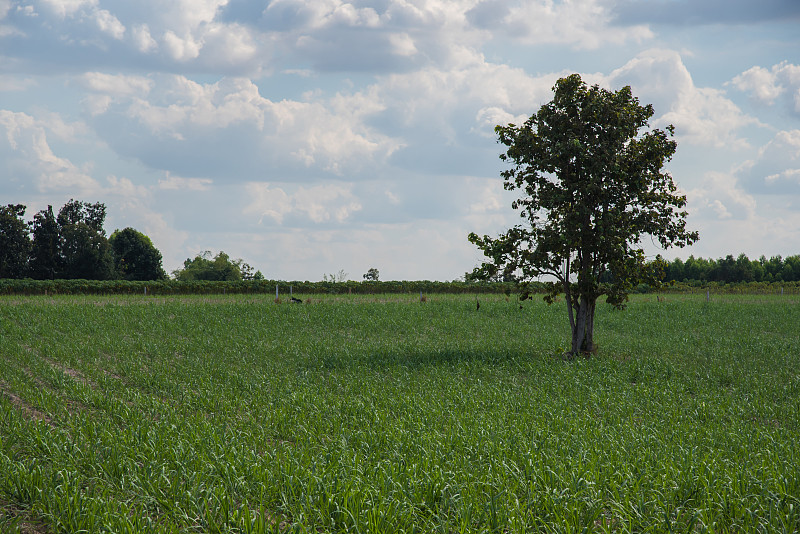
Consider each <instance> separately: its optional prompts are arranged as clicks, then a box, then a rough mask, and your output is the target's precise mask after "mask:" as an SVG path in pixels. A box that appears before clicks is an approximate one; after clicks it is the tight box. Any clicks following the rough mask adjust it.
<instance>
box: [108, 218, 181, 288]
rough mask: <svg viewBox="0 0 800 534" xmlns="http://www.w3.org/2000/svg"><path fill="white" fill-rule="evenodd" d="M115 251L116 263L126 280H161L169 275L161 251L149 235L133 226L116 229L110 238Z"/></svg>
mask: <svg viewBox="0 0 800 534" xmlns="http://www.w3.org/2000/svg"><path fill="white" fill-rule="evenodd" d="M108 241H109V243H110V244H111V248H112V250H113V251H114V265H115V268H116V270H117V273H118V274H119V276H120V277H121V278H123V279H125V280H161V279H164V278H166V277H167V273H166V272H164V268H163V267H162V266H161V261H162V258H161V252H159V251H158V249H156V247H154V246H153V242H152V241H151V240H150V238H149V237H147V236H146V235H144V234H143V233H141V232H139V231H138V230H135V229H133V228H130V227H128V228H125V229H123V230H115V231H114V233H113V234H111V237H109V238H108Z"/></svg>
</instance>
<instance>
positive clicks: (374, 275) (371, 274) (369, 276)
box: [364, 267, 381, 282]
mask: <svg viewBox="0 0 800 534" xmlns="http://www.w3.org/2000/svg"><path fill="white" fill-rule="evenodd" d="M380 275H381V273H380V272H379V271H378V269H376V268H375V267H371V268H370V269H369V270H368V271H367V272H366V273H364V280H366V281H367V282H377V281H378V278H379V277H380Z"/></svg>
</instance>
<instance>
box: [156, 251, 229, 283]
mask: <svg viewBox="0 0 800 534" xmlns="http://www.w3.org/2000/svg"><path fill="white" fill-rule="evenodd" d="M240 263H241V262H235V261H231V259H230V256H228V255H227V254H225V253H224V252H222V251H220V252H219V254H217V255H216V256H214V257H213V258H212V257H211V251H209V250H206V251H203V252H201V253H200V254H198V255H197V256H195V257H194V258H193V259H186V261H184V262H183V269H179V270H176V271H173V272H172V275H173V276H174V277H175V278H176V279H178V280H184V281H190V280H212V281H221V280H241V279H242V271H241V267H240Z"/></svg>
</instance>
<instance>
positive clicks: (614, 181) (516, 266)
mask: <svg viewBox="0 0 800 534" xmlns="http://www.w3.org/2000/svg"><path fill="white" fill-rule="evenodd" d="M553 90H554V93H555V95H554V97H553V100H552V101H551V102H548V103H547V104H545V105H543V106H542V107H541V108H540V109H539V111H538V112H537V113H536V114H535V115H532V116H531V117H530V118H529V119H528V120H526V121H525V123H524V124H523V125H522V126H515V125H513V124H509V125H508V126H497V127H496V128H495V131H496V132H497V134H498V137H499V141H500V142H501V143H503V144H504V145H506V146H507V147H508V150H507V151H506V153H505V154H502V155H501V156H500V159H502V160H503V161H506V162H509V163H510V164H511V165H512V167H511V168H510V169H508V170H506V171H503V173H502V176H503V178H504V187H505V189H507V190H515V189H520V190H522V192H524V195H523V196H522V197H521V198H519V199H517V200H515V201H514V202H513V203H512V208H513V209H515V210H519V212H520V216H521V217H522V218H523V219H525V220H526V222H525V224H520V225H516V226H514V227H513V228H511V229H509V230H508V231H506V232H505V233H503V234H501V235H500V236H498V237H497V238H495V239H492V238H490V237H489V236H486V235H484V236H483V237H480V236H478V235H476V234H475V233H470V235H469V240H470V241H471V242H472V243H474V244H475V245H477V246H478V248H480V249H481V250H482V251H483V253H484V254H485V255H486V256H487V257H488V258H490V260H489V261H488V262H485V263H484V264H483V265H481V266H480V267H479V268H477V269H476V271H475V275H476V276H478V277H481V278H492V277H497V276H498V275H500V274H501V275H502V277H503V278H508V279H513V280H515V281H518V282H521V283H522V285H523V289H524V288H525V286H526V284H527V283H528V282H530V281H532V280H534V279H537V278H539V277H541V276H547V277H548V278H549V279H550V280H555V281H550V282H548V294H547V295H546V296H545V300H546V301H547V302H548V303H551V304H552V303H553V301H554V299H555V297H556V296H557V295H559V294H560V293H561V292H563V293H564V295H565V300H566V303H567V309H568V312H569V323H570V328H571V330H572V349H571V355H572V356H575V355H577V354H579V353H581V352H583V353H588V352H591V351H592V350H593V349H594V342H593V334H594V311H595V304H596V302H597V299H598V297H600V296H601V295H606V296H607V302H608V303H610V304H612V305H614V306H616V307H617V308H623V307H624V305H625V302H626V301H627V300H628V292H629V291H630V289H631V288H632V287H633V285H634V284H637V283H640V282H650V283H658V282H659V280H660V276H659V273H658V271H659V268H658V262H652V263H648V262H646V260H645V255H644V251H643V250H642V248H641V247H640V243H641V240H642V237H643V236H646V235H649V236H651V239H654V240H657V241H658V242H659V243H660V245H661V246H662V247H663V248H668V247H670V246H678V247H683V246H686V245H689V244H691V243H693V242H695V241H696V240H697V238H698V234H697V232H691V231H687V230H686V215H687V213H686V212H685V211H678V210H680V208H683V207H684V206H685V205H686V196H684V195H680V194H678V193H677V187H676V186H675V183H674V182H673V180H672V176H670V174H669V173H667V172H666V171H664V170H663V166H664V164H665V163H666V162H667V161H669V160H670V159H671V158H672V155H673V154H674V153H675V149H676V147H677V144H676V143H675V141H673V140H672V136H673V135H674V127H673V126H671V125H670V126H667V128H666V131H664V130H660V129H653V130H649V131H645V132H643V133H642V132H640V130H642V129H643V128H645V129H647V128H648V119H650V117H652V116H653V106H652V105H647V106H642V105H640V104H639V100H638V99H637V98H636V97H634V96H633V95H632V94H631V88H630V87H623V88H622V89H620V90H619V91H614V92H612V91H608V90H606V89H601V88H600V87H598V86H597V85H594V86H592V87H588V86H587V85H586V84H585V83H584V82H583V80H581V77H580V76H579V75H577V74H573V75H571V76H568V77H566V78H562V79H560V80H558V82H556V85H555V87H554V88H553ZM601 280H603V282H601ZM526 296H527V290H526V289H525V290H524V292H523V298H525V297H526Z"/></svg>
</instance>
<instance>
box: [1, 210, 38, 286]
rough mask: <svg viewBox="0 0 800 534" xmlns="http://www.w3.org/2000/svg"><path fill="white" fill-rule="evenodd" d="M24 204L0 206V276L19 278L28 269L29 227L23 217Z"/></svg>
mask: <svg viewBox="0 0 800 534" xmlns="http://www.w3.org/2000/svg"><path fill="white" fill-rule="evenodd" d="M24 216H25V206H23V205H22V204H9V205H7V206H0V278H20V277H22V276H24V275H25V273H26V271H27V269H28V255H29V254H30V248H31V241H30V237H29V233H30V229H29V228H28V224H27V223H26V222H25V220H24V219H23V217H24Z"/></svg>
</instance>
